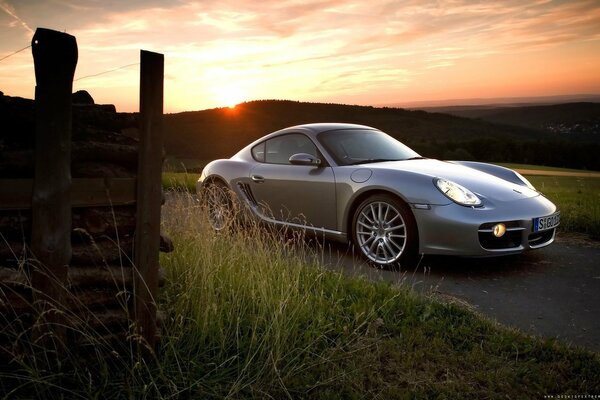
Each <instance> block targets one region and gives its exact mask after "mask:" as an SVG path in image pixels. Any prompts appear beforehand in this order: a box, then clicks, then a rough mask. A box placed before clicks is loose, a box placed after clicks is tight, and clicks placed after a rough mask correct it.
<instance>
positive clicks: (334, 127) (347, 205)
mask: <svg viewBox="0 0 600 400" xmlns="http://www.w3.org/2000/svg"><path fill="white" fill-rule="evenodd" d="M209 188H213V189H214V188H216V189H219V190H217V191H215V190H212V191H207V189H209ZM223 189H230V190H223ZM197 191H198V192H199V193H200V192H205V193H209V192H212V193H217V194H216V195H215V194H213V195H210V196H204V198H206V199H208V200H207V202H208V207H209V219H210V222H211V224H212V226H213V228H214V229H217V230H219V229H223V228H224V227H225V226H226V225H227V219H226V216H227V215H228V214H227V213H226V212H224V210H226V209H227V207H228V206H230V205H231V204H232V201H236V199H238V200H239V201H238V203H241V204H243V205H244V207H243V208H244V209H245V210H246V211H248V212H249V213H250V214H251V215H253V216H254V217H256V218H258V219H259V220H260V221H264V222H266V223H270V224H278V225H283V226H289V227H292V228H300V229H305V230H307V231H311V232H314V233H316V234H318V235H321V236H324V237H326V238H329V239H333V240H338V241H348V240H350V241H351V242H352V243H353V244H354V246H356V248H358V249H360V252H361V253H362V255H364V257H366V258H367V259H368V260H370V261H371V262H372V263H373V264H375V265H377V266H380V267H386V266H394V265H397V264H400V265H405V264H410V263H412V262H414V261H415V260H416V258H417V256H418V255H421V254H441V255H461V256H497V255H504V254H515V253H520V252H522V251H524V250H529V249H536V248H540V247H544V246H547V245H549V244H550V243H552V242H553V241H554V236H555V232H556V227H557V226H558V225H559V223H560V213H559V211H558V210H557V207H556V206H555V205H554V204H553V203H552V202H550V201H549V200H548V199H547V198H546V197H544V196H543V195H542V194H541V193H540V192H539V191H537V190H536V189H535V188H534V187H533V186H532V185H531V184H530V183H529V182H528V181H527V180H526V179H525V178H524V177H523V176H521V175H520V174H518V173H517V172H515V171H512V170H510V169H507V168H503V167H500V166H496V165H492V164H485V163H477V162H466V161H454V162H446V161H439V160H432V159H427V158H425V157H421V156H420V155H419V154H417V153H416V152H414V151H413V150H411V149H410V148H409V147H407V146H405V145H404V144H402V143H400V142H399V141H397V140H396V139H394V138H392V137H391V136H389V135H387V134H385V133H383V132H381V131H380V130H378V129H375V128H371V127H368V126H362V125H354V124H341V123H323V124H307V125H298V126H294V127H290V128H286V129H282V130H279V131H277V132H273V133H271V134H268V135H266V136H264V137H262V138H261V139H258V140H256V141H255V142H253V143H251V144H249V145H248V146H246V147H245V148H243V149H242V150H240V151H239V152H238V153H237V154H236V155H234V156H233V157H231V158H230V159H226V160H216V161H213V162H211V163H210V164H208V165H207V166H206V167H205V168H204V170H203V171H202V175H201V176H200V179H199V180H198V183H197ZM227 193H230V194H229V196H226V195H225V194H227ZM231 193H233V194H231ZM231 196H233V198H231Z"/></svg>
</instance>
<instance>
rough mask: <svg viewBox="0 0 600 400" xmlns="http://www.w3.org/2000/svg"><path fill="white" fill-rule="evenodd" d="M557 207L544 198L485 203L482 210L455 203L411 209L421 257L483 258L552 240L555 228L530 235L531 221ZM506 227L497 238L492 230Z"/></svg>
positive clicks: (516, 252) (541, 245)
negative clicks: (437, 255) (433, 255)
mask: <svg viewBox="0 0 600 400" xmlns="http://www.w3.org/2000/svg"><path fill="white" fill-rule="evenodd" d="M556 211H557V208H556V206H555V205H554V204H553V203H552V202H551V201H550V200H548V199H546V198H545V197H544V196H542V195H540V196H536V197H533V198H528V199H521V200H517V201H510V202H504V203H502V202H497V203H494V204H490V203H489V202H487V203H486V205H485V206H484V207H478V208H472V207H463V206H460V205H458V204H454V203H452V204H448V205H443V206H430V208H429V209H422V208H414V209H413V213H414V215H415V219H416V221H417V226H418V229H419V252H420V253H421V254H439V255H460V256H467V257H486V256H498V255H508V254H518V253H521V252H523V251H526V250H531V249H537V248H541V247H544V246H547V245H549V244H550V243H552V242H553V241H554V237H555V234H556V228H553V229H549V230H546V231H541V232H533V218H536V217H543V216H547V215H551V214H553V213H555V212H556ZM500 222H502V223H504V224H505V225H506V226H507V228H508V229H507V232H506V234H505V235H504V236H503V237H501V238H496V237H495V236H493V234H492V233H491V227H492V226H493V225H495V224H497V223H500Z"/></svg>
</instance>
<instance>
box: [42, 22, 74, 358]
mask: <svg viewBox="0 0 600 400" xmlns="http://www.w3.org/2000/svg"><path fill="white" fill-rule="evenodd" d="M31 47H32V52H33V59H34V64H35V78H36V88H35V110H36V131H35V182H34V185H33V194H32V230H31V249H32V252H33V256H34V258H35V261H33V271H32V286H33V296H34V297H33V298H34V303H35V304H36V306H37V308H38V310H39V312H40V319H39V321H38V325H37V327H36V330H35V331H34V338H36V339H41V340H43V341H44V342H45V343H50V342H51V341H54V342H55V345H58V346H62V345H63V344H64V336H65V327H64V324H63V323H62V322H61V321H62V320H61V318H60V312H57V310H56V307H57V306H60V305H61V304H63V302H62V298H63V291H64V287H65V284H66V281H67V272H68V270H67V268H68V265H69V263H70V260H71V199H70V189H71V92H72V88H73V75H74V73H75V66H76V65H77V42H76V40H75V37H73V36H71V35H68V34H66V33H61V32H57V31H53V30H49V29H43V28H38V29H37V30H36V32H35V35H34V36H33V40H32V43H31Z"/></svg>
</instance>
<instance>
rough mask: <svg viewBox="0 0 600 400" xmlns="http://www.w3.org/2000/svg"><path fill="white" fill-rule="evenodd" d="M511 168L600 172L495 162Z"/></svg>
mask: <svg viewBox="0 0 600 400" xmlns="http://www.w3.org/2000/svg"><path fill="white" fill-rule="evenodd" d="M494 164H498V165H502V166H503V167H506V168H511V169H523V170H528V169H529V170H537V171H550V172H552V171H555V172H575V173H584V174H585V173H598V171H585V170H581V169H571V168H559V167H547V166H545V165H530V164H514V163H513V164H511V163H494Z"/></svg>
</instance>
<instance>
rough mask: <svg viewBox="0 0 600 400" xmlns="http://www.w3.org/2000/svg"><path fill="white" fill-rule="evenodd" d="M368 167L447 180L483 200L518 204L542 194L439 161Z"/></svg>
mask: <svg viewBox="0 0 600 400" xmlns="http://www.w3.org/2000/svg"><path fill="white" fill-rule="evenodd" d="M364 167H368V168H370V169H372V170H373V171H377V170H380V169H382V170H383V169H385V170H396V171H403V172H406V173H412V174H419V175H423V176H425V177H428V178H430V179H432V180H433V178H443V179H447V180H449V181H452V182H455V183H458V184H459V185H462V186H464V187H465V188H467V189H469V190H470V191H472V192H474V193H475V194H477V196H479V197H480V198H484V199H490V200H494V201H514V200H519V199H524V198H531V197H536V196H539V193H538V192H536V191H535V190H531V189H529V188H528V187H526V186H521V185H517V184H515V183H511V182H508V181H505V180H504V179H501V178H498V177H496V176H494V175H490V174H488V173H485V172H482V171H478V170H475V169H472V168H469V167H466V166H463V165H459V164H453V163H449V162H445V161H439V160H431V159H418V160H406V161H388V162H382V163H376V164H368V165H364Z"/></svg>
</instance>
